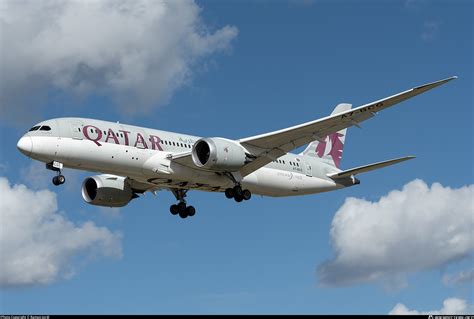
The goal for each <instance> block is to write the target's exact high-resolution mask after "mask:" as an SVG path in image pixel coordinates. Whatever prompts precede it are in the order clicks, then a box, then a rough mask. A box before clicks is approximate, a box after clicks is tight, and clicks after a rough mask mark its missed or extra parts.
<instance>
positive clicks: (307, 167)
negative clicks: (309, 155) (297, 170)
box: [304, 160, 313, 177]
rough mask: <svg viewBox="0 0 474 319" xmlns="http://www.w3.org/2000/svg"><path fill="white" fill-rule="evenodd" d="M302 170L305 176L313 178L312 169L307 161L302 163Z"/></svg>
mask: <svg viewBox="0 0 474 319" xmlns="http://www.w3.org/2000/svg"><path fill="white" fill-rule="evenodd" d="M304 162H305V163H304V169H305V174H306V176H309V177H312V176H313V168H312V167H311V163H310V162H309V161H307V160H305V161H304Z"/></svg>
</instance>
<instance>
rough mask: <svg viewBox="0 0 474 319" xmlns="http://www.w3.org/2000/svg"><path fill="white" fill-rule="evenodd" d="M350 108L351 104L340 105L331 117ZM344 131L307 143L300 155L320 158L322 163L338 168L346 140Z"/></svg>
mask: <svg viewBox="0 0 474 319" xmlns="http://www.w3.org/2000/svg"><path fill="white" fill-rule="evenodd" d="M351 108H352V104H347V103H341V104H339V105H338V106H336V108H335V109H334V111H332V113H331V115H334V114H337V113H340V112H344V111H347V110H350V109H351ZM346 131H347V129H343V130H341V131H339V132H336V133H332V134H330V135H328V136H326V137H324V138H322V139H320V140H316V141H314V142H311V143H309V144H308V146H307V147H306V149H305V150H304V151H303V153H301V155H305V156H310V157H319V158H322V159H323V160H324V161H326V162H328V163H330V164H332V165H334V166H336V167H337V168H339V166H340V163H341V159H342V151H343V149H344V141H345V140H346Z"/></svg>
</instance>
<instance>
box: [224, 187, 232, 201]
mask: <svg viewBox="0 0 474 319" xmlns="http://www.w3.org/2000/svg"><path fill="white" fill-rule="evenodd" d="M225 197H227V198H229V199H231V198H232V197H234V189H233V188H227V189H226V190H225Z"/></svg>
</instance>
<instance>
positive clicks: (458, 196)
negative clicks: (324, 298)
mask: <svg viewBox="0 0 474 319" xmlns="http://www.w3.org/2000/svg"><path fill="white" fill-rule="evenodd" d="M473 201H474V185H469V186H464V187H461V188H458V189H451V188H449V187H443V186H442V185H441V184H439V183H434V184H433V185H432V186H431V187H428V185H426V183H425V182H423V181H422V180H419V179H417V180H414V181H412V182H410V183H408V184H406V185H405V186H404V187H403V189H402V190H401V191H399V190H394V191H391V192H390V193H389V194H388V195H386V196H384V197H382V198H381V199H380V200H379V201H378V202H370V201H367V200H365V199H357V198H347V199H346V201H345V203H344V204H343V205H342V207H341V208H339V210H338V211H337V213H336V214H335V216H334V219H333V221H332V226H331V242H332V245H333V248H334V250H335V257H334V258H333V259H332V260H329V261H326V262H324V263H322V264H321V265H319V267H318V274H319V280H320V283H321V284H323V285H328V286H340V285H349V284H354V283H360V282H373V281H378V282H381V283H383V284H386V286H387V287H388V288H393V287H395V288H397V287H396V286H398V287H400V286H403V285H404V284H405V282H406V274H407V273H410V272H415V271H420V270H425V269H433V268H436V267H440V266H443V265H445V264H448V263H450V262H452V261H455V260H459V259H462V258H465V257H467V256H469V255H470V254H472V253H473V251H474V241H473V240H472V229H474V218H473V217H472V216H473V215H474V202H473Z"/></svg>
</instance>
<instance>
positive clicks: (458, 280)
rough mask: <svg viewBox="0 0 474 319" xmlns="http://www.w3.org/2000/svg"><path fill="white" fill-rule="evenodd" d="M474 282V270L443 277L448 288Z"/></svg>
mask: <svg viewBox="0 0 474 319" xmlns="http://www.w3.org/2000/svg"><path fill="white" fill-rule="evenodd" d="M473 282H474V268H472V269H469V270H463V271H460V272H458V273H456V274H451V275H450V274H446V275H444V276H443V283H444V284H445V285H446V286H454V285H461V284H466V283H469V284H472V283H473Z"/></svg>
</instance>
